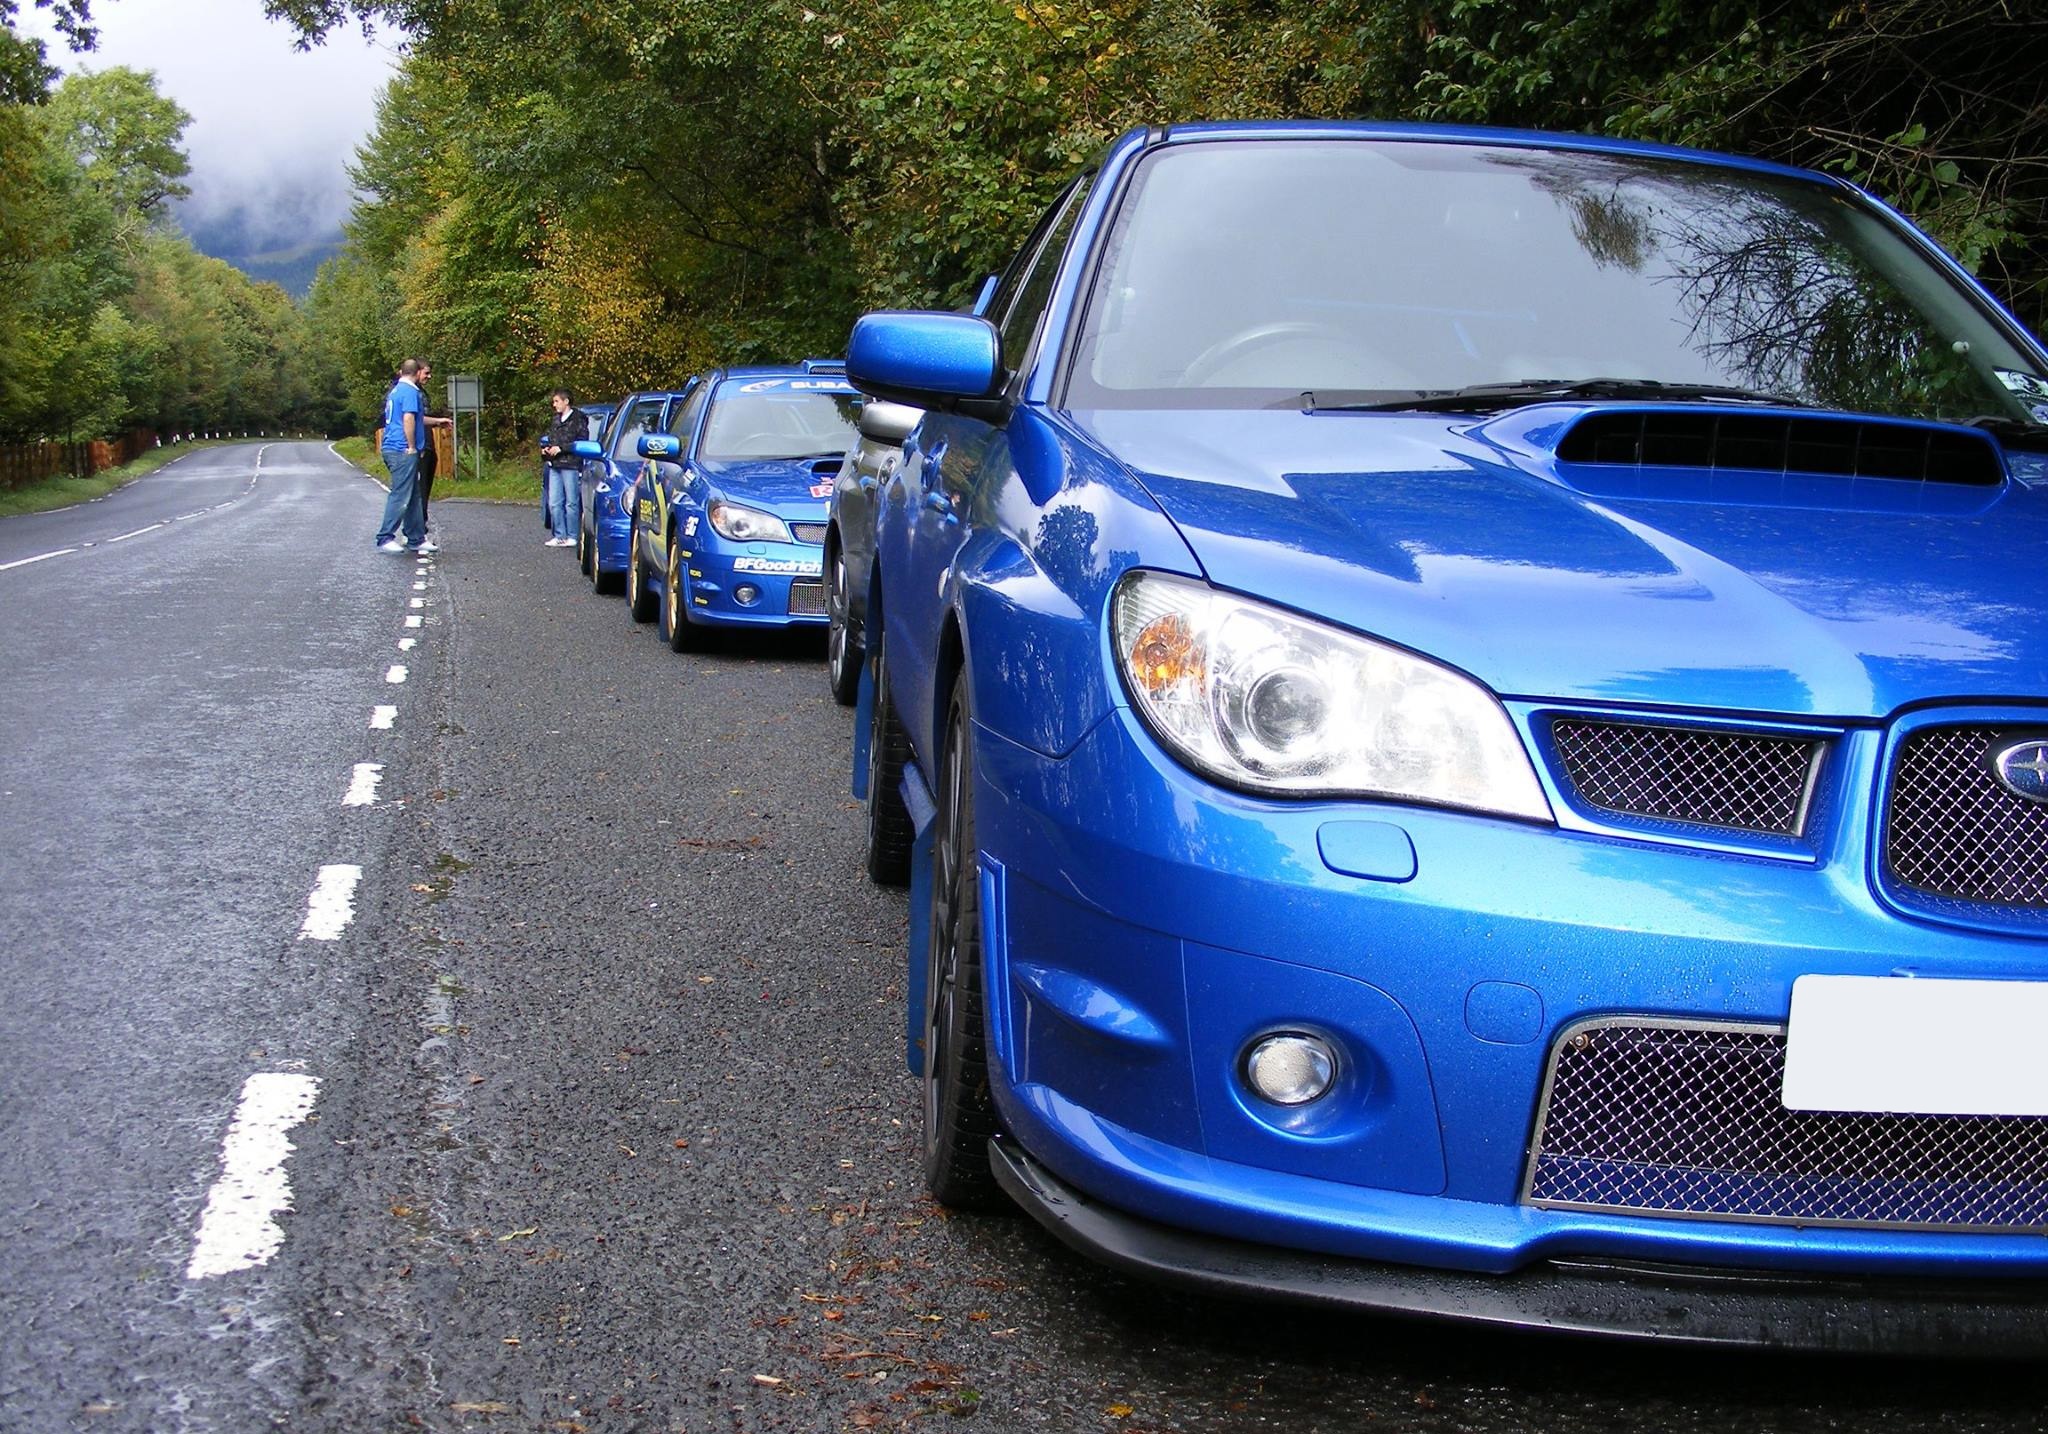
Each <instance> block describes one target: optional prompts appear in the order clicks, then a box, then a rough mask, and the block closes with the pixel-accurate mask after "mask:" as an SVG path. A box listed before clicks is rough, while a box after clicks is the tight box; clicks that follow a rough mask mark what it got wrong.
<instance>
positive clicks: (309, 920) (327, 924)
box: [299, 866, 363, 941]
mask: <svg viewBox="0 0 2048 1434" xmlns="http://www.w3.org/2000/svg"><path fill="white" fill-rule="evenodd" d="M362 879H363V869H362V868H361V867H359V866H323V867H321V868H320V875H319V876H318V877H317V878H316V879H315V880H314V882H313V894H312V895H311V896H308V897H307V898H306V919H305V920H304V921H303V922H301V923H300V925H299V936H300V938H301V939H302V940H312V941H338V940H340V939H341V933H342V932H343V931H344V930H346V929H347V927H348V924H349V922H351V921H353V920H355V918H356V902H355V895H356V883H357V882H359V881H361V880H362Z"/></svg>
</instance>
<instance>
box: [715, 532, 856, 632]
mask: <svg viewBox="0 0 2048 1434" xmlns="http://www.w3.org/2000/svg"><path fill="white" fill-rule="evenodd" d="M682 558H683V561H684V562H685V563H686V564H687V568H686V572H685V590H686V591H687V592H688V594H689V600H690V621H692V622H694V623H699V624H702V625H704V626H707V627H771V628H784V627H823V626H825V625H826V622H827V615H826V612H825V578H824V573H825V564H824V549H823V548H821V547H815V546H812V545H810V544H805V543H748V544H744V545H741V544H727V543H725V542H724V541H723V540H720V539H713V540H712V541H710V542H705V541H703V535H702V534H700V535H699V541H698V544H697V546H696V547H695V548H693V549H689V550H687V551H686V552H685V553H684V554H683V555H682Z"/></svg>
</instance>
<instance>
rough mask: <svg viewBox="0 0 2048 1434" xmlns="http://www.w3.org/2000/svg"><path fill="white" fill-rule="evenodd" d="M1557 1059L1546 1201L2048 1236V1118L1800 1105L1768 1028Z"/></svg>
mask: <svg viewBox="0 0 2048 1434" xmlns="http://www.w3.org/2000/svg"><path fill="white" fill-rule="evenodd" d="M1551 1060H1552V1064H1551V1075H1550V1086H1549V1092H1548V1098H1547V1101H1546V1105H1545V1109H1544V1113H1543V1116H1542V1119H1541V1122H1540V1124H1539V1127H1538V1129H1537V1132H1536V1141H1535V1145H1534V1148H1533V1151H1532V1153H1531V1155H1530V1163H1529V1173H1528V1181H1527V1186H1526V1190H1525V1198H1526V1199H1527V1200H1528V1201H1529V1203H1531V1204H1535V1205H1543V1206H1550V1207H1554V1208H1565V1209H1585V1210H1612V1209H1624V1210H1633V1211H1637V1212H1640V1213H1644V1214H1658V1215H1695V1216H1710V1217H1719V1218H1737V1219H1751V1220H1765V1221H1775V1222H1781V1223H1788V1224H1809V1223H1810V1224H1856V1225H1905V1226H1918V1227H1958V1228H1970V1229H1996V1230H2035V1231H2038V1230H2043V1229H2048V1117H2038V1116H1957V1115H1856V1114H1838V1113H1834V1112H1822V1111H1794V1110H1786V1109H1785V1108H1784V1106H1783V1105H1781V1104H1780V1103H1779V1095H1780V1091H1781V1089H1782V1087H1783V1084H1784V1074H1785V1037H1784V1035H1783V1033H1782V1032H1780V1031H1779V1030H1777V1029H1775V1028H1767V1027H1754V1026H1752V1027H1738V1028H1733V1029H1730V1028H1726V1027H1700V1026H1680V1025H1650V1024H1641V1023H1621V1022H1617V1023H1614V1024H1606V1025H1595V1026H1582V1027H1579V1028H1578V1029H1576V1030H1575V1031H1572V1032H1570V1033H1568V1034H1567V1035H1566V1036H1565V1037H1564V1039H1563V1040H1561V1041H1560V1042H1559V1043H1558V1045H1557V1048H1556V1049H1555V1050H1554V1051H1553V1053H1552V1058H1551Z"/></svg>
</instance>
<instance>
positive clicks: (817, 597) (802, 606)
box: [789, 583, 825, 617]
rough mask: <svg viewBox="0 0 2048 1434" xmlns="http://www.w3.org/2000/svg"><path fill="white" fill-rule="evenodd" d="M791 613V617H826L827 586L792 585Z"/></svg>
mask: <svg viewBox="0 0 2048 1434" xmlns="http://www.w3.org/2000/svg"><path fill="white" fill-rule="evenodd" d="M789 613H790V616H791V617H822V616H824V613H825V585H824V584H823V583H791V584H790V585H789Z"/></svg>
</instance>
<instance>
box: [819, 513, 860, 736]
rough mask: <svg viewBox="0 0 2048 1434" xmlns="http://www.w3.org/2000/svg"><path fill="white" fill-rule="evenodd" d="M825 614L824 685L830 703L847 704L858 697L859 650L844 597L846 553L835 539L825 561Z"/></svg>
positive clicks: (850, 612) (849, 610) (851, 615)
mask: <svg viewBox="0 0 2048 1434" xmlns="http://www.w3.org/2000/svg"><path fill="white" fill-rule="evenodd" d="M825 614H826V623H827V626H826V629H825V685H826V686H827V687H828V688H830V689H831V691H832V700H833V701H834V702H837V703H838V704H839V705H840V706H841V707H851V706H853V704H854V700H855V699H856V698H858V697H859V696H860V664H861V650H860V643H859V642H858V641H856V640H855V638H854V635H853V613H852V610H851V608H850V607H849V605H848V600H847V596H846V555H845V553H844V552H842V551H841V550H840V547H839V543H838V540H837V539H836V538H835V539H834V540H833V542H832V556H831V558H830V559H828V560H827V561H826V563H825Z"/></svg>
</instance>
